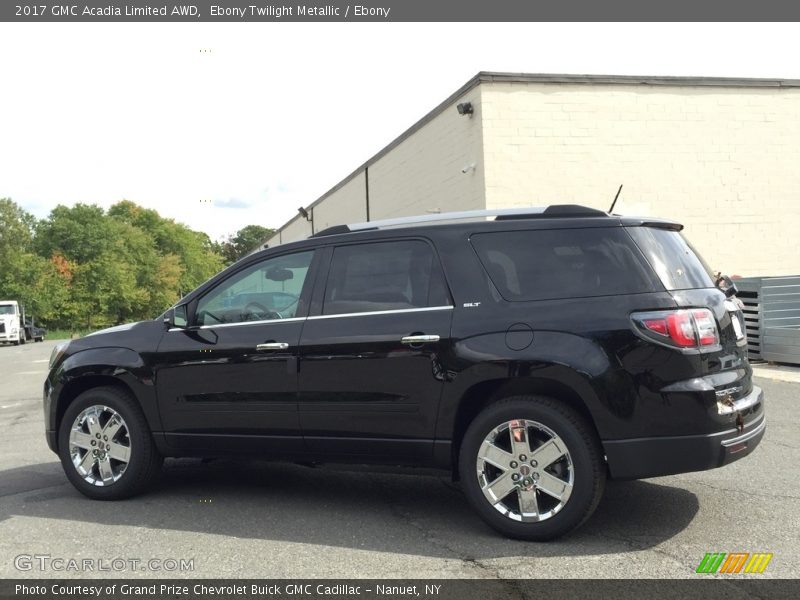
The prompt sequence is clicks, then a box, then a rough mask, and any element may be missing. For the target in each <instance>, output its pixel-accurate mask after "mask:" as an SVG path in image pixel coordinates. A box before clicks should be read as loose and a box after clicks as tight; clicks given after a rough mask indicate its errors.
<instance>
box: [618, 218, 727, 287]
mask: <svg viewBox="0 0 800 600" xmlns="http://www.w3.org/2000/svg"><path fill="white" fill-rule="evenodd" d="M628 231H629V232H630V234H631V237H633V239H634V240H635V241H636V243H637V244H638V245H639V248H641V249H642V252H644V255H645V256H646V257H647V260H649V261H650V264H651V265H652V267H653V270H654V271H655V272H656V274H657V275H658V277H659V279H661V283H663V284H664V287H665V288H667V289H668V290H687V289H695V288H710V287H714V281H713V279H712V276H711V272H710V269H709V268H708V265H706V263H705V262H704V261H703V259H702V258H701V257H700V255H699V254H697V252H695V250H694V248H692V246H691V244H689V242H687V241H686V239H684V237H683V236H682V235H681V234H680V233H678V232H677V231H669V230H666V229H657V228H655V227H630V228H629V229H628Z"/></svg>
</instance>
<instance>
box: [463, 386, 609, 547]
mask: <svg viewBox="0 0 800 600" xmlns="http://www.w3.org/2000/svg"><path fill="white" fill-rule="evenodd" d="M521 419H526V420H529V421H532V422H536V423H539V424H541V425H543V426H545V427H546V428H548V429H549V430H552V432H554V433H555V434H557V435H558V436H559V437H560V438H561V440H562V441H563V443H564V444H565V445H566V447H567V450H568V452H569V459H570V464H571V469H572V472H573V486H572V488H571V494H570V495H569V497H568V499H567V500H566V501H565V502H564V503H563V506H562V507H561V508H560V510H558V511H557V512H555V513H554V514H552V516H550V517H548V518H545V519H543V520H540V521H531V522H521V521H519V520H514V519H512V518H511V517H509V516H506V515H505V514H503V513H502V512H500V511H499V510H498V509H497V508H495V506H494V505H493V504H492V503H491V502H490V501H489V500H488V499H487V498H486V496H485V495H484V493H483V491H482V489H481V483H480V482H479V480H478V475H477V472H478V471H477V469H478V453H479V451H480V450H481V446H482V444H483V442H484V440H485V439H486V438H487V436H489V435H490V434H492V432H493V431H495V428H497V427H500V426H502V424H504V423H508V422H510V421H514V420H521ZM498 439H499V438H498ZM564 460H565V459H564ZM515 464H516V463H515ZM562 464H563V463H562ZM519 469H522V466H520V467H519ZM511 472H512V473H514V472H516V471H515V470H513V469H512V470H511ZM459 475H460V478H461V485H462V488H463V489H464V492H465V495H466V496H467V499H468V500H469V502H470V504H471V505H472V506H473V508H474V509H475V510H476V511H477V512H478V514H479V515H480V517H481V518H482V519H483V520H484V521H485V522H486V523H487V524H489V525H490V526H491V527H492V528H494V529H496V530H497V531H499V532H500V533H502V534H504V535H506V536H508V537H511V538H516V539H522V540H533V541H547V540H551V539H554V538H557V537H559V536H562V535H564V534H566V533H568V532H570V531H572V530H573V529H575V528H576V527H579V526H580V525H581V524H583V523H584V522H585V521H586V520H587V519H588V518H589V517H590V516H591V515H592V513H593V512H594V510H595V509H596V508H597V505H598V503H599V502H600V498H601V497H602V495H603V490H604V489H605V480H606V469H605V465H604V460H603V453H602V450H601V447H600V443H599V441H598V440H597V436H596V435H595V433H594V430H593V428H592V427H591V426H590V425H589V424H588V423H587V422H586V420H585V419H584V418H583V417H582V416H581V415H580V414H578V413H577V412H575V411H574V410H573V409H571V408H570V407H569V406H565V405H564V403H563V402H559V401H557V400H555V399H553V398H548V397H543V396H514V397H510V398H505V399H503V400H499V401H497V402H494V403H492V404H490V405H489V406H487V407H486V408H485V409H484V410H483V411H482V412H481V413H479V414H478V416H477V417H475V419H474V420H473V421H472V423H471V424H470V425H469V427H468V428H467V431H466V432H465V434H464V439H463V441H462V444H461V448H460V451H459ZM536 476H537V477H538V476H539V474H538V473H536ZM534 493H535V494H536V495H537V497H538V498H539V499H541V498H543V496H542V494H543V492H541V491H539V492H534ZM511 494H512V495H513V497H514V498H516V497H517V496H516V494H514V493H513V492H512V493H511ZM506 498H509V499H510V501H509V503H510V504H512V505H513V502H514V500H513V499H512V496H511V495H509V496H507V497H506ZM544 501H545V502H553V501H554V499H552V497H550V496H544ZM498 504H500V503H498ZM501 506H502V505H501ZM520 512H523V511H521V510H520Z"/></svg>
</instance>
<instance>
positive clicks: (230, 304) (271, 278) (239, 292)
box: [195, 251, 314, 325]
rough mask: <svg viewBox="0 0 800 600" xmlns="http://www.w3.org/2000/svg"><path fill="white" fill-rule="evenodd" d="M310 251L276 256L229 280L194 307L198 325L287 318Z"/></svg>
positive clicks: (292, 312) (299, 292)
mask: <svg viewBox="0 0 800 600" xmlns="http://www.w3.org/2000/svg"><path fill="white" fill-rule="evenodd" d="M313 256H314V252H313V251H309V252H300V253H298V254H289V255H285V256H277V257H275V258H270V259H267V260H264V261H261V262H258V263H256V264H254V265H252V266H250V267H248V268H246V269H244V270H242V271H239V272H238V273H236V274H235V275H233V276H231V277H229V278H228V279H226V280H225V281H223V282H222V283H221V284H219V285H218V286H217V287H215V288H214V289H213V290H211V291H210V292H209V293H208V294H206V295H205V296H203V298H202V299H201V300H200V302H199V303H198V305H197V312H196V318H195V321H196V324H197V325H219V324H225V323H243V322H246V321H266V320H272V319H290V318H292V317H294V316H296V315H298V314H299V313H300V310H299V305H300V300H301V295H302V292H303V285H304V284H305V282H306V277H307V275H308V269H309V267H310V266H311V259H312V257H313Z"/></svg>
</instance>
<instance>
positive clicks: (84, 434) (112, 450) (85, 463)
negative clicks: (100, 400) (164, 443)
mask: <svg viewBox="0 0 800 600" xmlns="http://www.w3.org/2000/svg"><path fill="white" fill-rule="evenodd" d="M69 453H70V457H71V458H72V464H73V465H74V466H75V469H76V470H77V471H78V473H79V474H80V476H81V477H83V479H84V480H85V481H86V482H87V483H89V484H91V485H97V486H106V485H111V484H112V483H114V482H116V481H118V480H119V478H120V477H122V475H123V473H125V469H127V468H128V462H129V461H130V456H131V440H130V437H129V435H128V426H127V425H126V424H125V421H124V419H123V418H122V417H121V416H120V414H119V413H118V412H117V411H115V410H114V409H113V408H109V407H108V406H102V405H95V406H90V407H89V408H87V409H86V410H84V411H83V412H81V413H80V414H79V415H78V416H77V417H76V419H75V421H74V422H73V423H72V429H70V432H69Z"/></svg>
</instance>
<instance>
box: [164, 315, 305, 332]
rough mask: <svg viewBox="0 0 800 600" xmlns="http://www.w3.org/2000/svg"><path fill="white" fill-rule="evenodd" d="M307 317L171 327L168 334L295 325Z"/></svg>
mask: <svg viewBox="0 0 800 600" xmlns="http://www.w3.org/2000/svg"><path fill="white" fill-rule="evenodd" d="M305 320H306V317H291V318H289V319H262V320H260V321H239V322H238V323H217V324H216V325H200V326H199V327H196V326H193V327H171V328H170V329H168V330H167V331H168V332H172V331H197V330H198V329H216V328H217V327H239V326H241V325H263V324H264V323H294V322H297V321H305Z"/></svg>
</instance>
